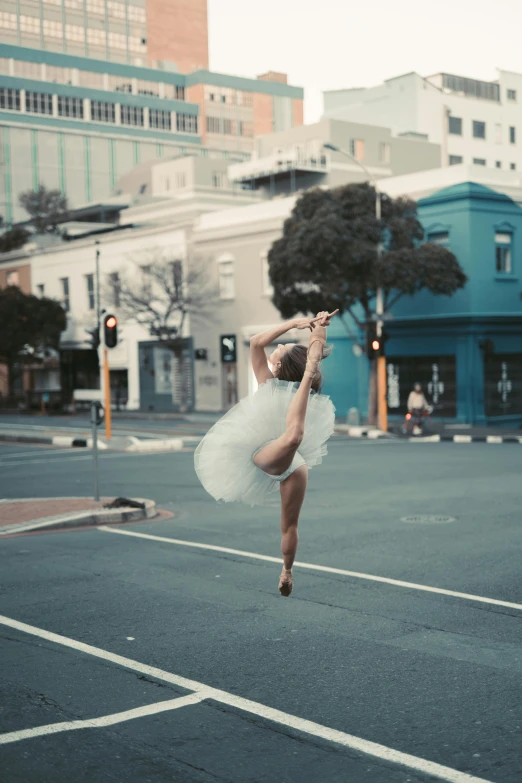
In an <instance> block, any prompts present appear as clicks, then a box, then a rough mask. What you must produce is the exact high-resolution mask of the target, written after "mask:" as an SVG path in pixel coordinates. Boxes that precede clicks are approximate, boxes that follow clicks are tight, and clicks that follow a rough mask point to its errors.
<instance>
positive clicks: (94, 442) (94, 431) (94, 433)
mask: <svg viewBox="0 0 522 783" xmlns="http://www.w3.org/2000/svg"><path fill="white" fill-rule="evenodd" d="M91 425H92V461H93V467H94V499H95V500H99V499H100V489H99V486H98V407H97V405H96V402H95V401H93V402H91Z"/></svg>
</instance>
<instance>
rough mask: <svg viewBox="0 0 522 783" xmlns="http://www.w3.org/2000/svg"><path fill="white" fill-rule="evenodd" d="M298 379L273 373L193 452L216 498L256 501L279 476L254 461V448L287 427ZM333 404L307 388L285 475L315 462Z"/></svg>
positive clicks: (276, 483) (318, 459)
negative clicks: (300, 429)
mask: <svg viewBox="0 0 522 783" xmlns="http://www.w3.org/2000/svg"><path fill="white" fill-rule="evenodd" d="M298 387H299V384H297V383H289V382H288V381H280V380H277V379H274V380H270V381H267V383H264V384H262V385H261V386H260V387H259V388H258V390H257V391H256V392H255V394H250V395H249V396H248V397H244V398H243V399H242V400H240V401H239V402H238V403H237V405H235V406H234V407H233V408H232V409H231V410H229V411H228V413H226V414H225V415H224V416H223V418H221V419H220V420H219V421H218V422H216V424H214V426H213V427H212V428H211V429H210V430H209V431H208V432H207V434H206V435H205V437H204V438H203V440H202V441H201V443H200V444H199V446H198V447H197V449H196V453H195V455H194V466H195V468H196V473H197V475H198V478H199V480H200V481H201V483H202V484H203V486H204V487H205V489H206V490H207V492H208V493H209V494H210V495H212V497H214V498H215V499H216V500H222V501H225V502H232V501H240V502H242V503H246V504H247V505H250V506H260V505H263V503H264V502H265V500H266V496H267V494H268V493H269V492H273V491H274V490H276V489H278V488H279V483H280V481H281V477H274V476H269V475H268V474H267V473H264V471H262V470H260V468H258V467H257V465H255V464H254V462H253V456H254V454H255V453H256V452H257V451H259V449H260V448H262V447H263V446H264V445H265V444H266V443H269V442H270V441H272V440H274V439H275V438H278V437H279V436H280V435H282V434H283V433H284V432H285V430H286V415H287V413H288V407H289V405H290V402H291V401H292V398H293V396H294V394H295V393H296V391H297V389H298ZM334 422H335V408H334V406H333V404H332V401H331V400H330V398H329V397H327V396H326V395H324V394H311V395H310V399H309V400H308V407H307V411H306V419H305V428H304V437H303V442H302V443H301V445H300V446H299V451H298V453H297V454H296V456H295V458H294V461H293V462H292V465H291V467H290V470H289V471H286V472H285V474H284V475H285V477H286V476H287V475H289V474H290V473H292V472H293V470H295V469H296V468H297V467H299V465H304V464H306V465H307V466H308V467H309V468H313V467H314V465H319V464H320V463H321V462H322V459H323V457H324V456H325V455H326V454H327V452H328V449H327V447H326V441H327V440H328V438H329V437H330V435H331V434H332V433H333V430H334Z"/></svg>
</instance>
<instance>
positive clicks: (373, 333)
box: [366, 322, 388, 359]
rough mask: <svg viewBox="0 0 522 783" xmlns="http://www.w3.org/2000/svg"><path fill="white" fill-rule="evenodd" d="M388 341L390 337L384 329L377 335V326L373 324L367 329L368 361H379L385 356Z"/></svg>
mask: <svg viewBox="0 0 522 783" xmlns="http://www.w3.org/2000/svg"><path fill="white" fill-rule="evenodd" d="M387 340H388V335H387V334H386V333H385V331H384V329H381V334H380V335H378V334H377V324H376V323H374V322H372V323H370V324H368V325H367V327H366V356H367V357H368V359H378V358H379V356H384V346H385V344H386V341H387Z"/></svg>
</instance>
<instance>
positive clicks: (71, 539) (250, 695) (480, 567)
mask: <svg viewBox="0 0 522 783" xmlns="http://www.w3.org/2000/svg"><path fill="white" fill-rule="evenodd" d="M6 450H7V447H3V449H2V450H1V454H0V459H1V460H3V461H4V466H3V467H2V477H3V479H4V480H5V481H7V482H8V483H7V484H4V486H3V493H4V495H5V494H6V486H7V487H8V492H9V494H11V493H13V494H16V495H21V494H23V493H24V491H25V492H26V493H27V492H28V491H29V489H30V490H31V491H32V492H39V493H40V492H42V491H43V490H44V488H47V491H48V492H53V491H54V492H56V487H57V486H58V485H59V486H60V487H61V488H62V492H63V494H79V493H81V492H82V491H85V490H86V489H87V491H88V487H89V486H90V484H89V482H90V473H89V471H88V470H87V468H86V464H85V460H84V459H83V457H82V455H79V454H77V453H76V452H75V453H74V454H72V455H71V456H69V457H68V456H67V455H64V454H62V455H61V456H60V455H59V454H56V455H54V456H50V458H49V459H48V460H47V461H43V462H39V463H38V464H37V466H36V467H35V468H31V467H30V464H34V461H35V460H37V459H38V457H37V456H34V457H33V456H32V454H30V455H29V456H28V457H27V458H26V457H23V456H20V457H19V458H18V459H11V460H10V461H9V460H8V459H6V457H5V453H6ZM35 451H36V450H35ZM19 453H20V452H19ZM20 454H21V453H20ZM26 459H27V469H25V470H24V469H22V466H23V465H24V464H25V463H24V460H26ZM29 460H30V461H31V462H30V463H29ZM521 462H522V452H520V451H519V450H518V449H511V448H503V449H490V448H486V447H484V446H483V445H481V444H477V445H475V444H469V445H468V446H466V447H465V448H463V449H461V448H457V447H455V446H453V445H452V444H445V443H441V444H440V445H439V447H437V448H436V449H434V448H433V447H432V446H430V445H429V444H418V445H417V446H416V447H415V448H412V447H411V446H410V445H409V444H407V443H402V442H396V441H384V442H381V441H375V442H371V441H358V442H354V441H349V440H344V439H337V440H335V441H333V442H332V443H331V445H330V455H329V457H328V458H327V460H326V461H325V463H324V464H323V465H321V466H319V467H318V468H315V469H314V470H313V471H311V474H310V483H309V493H308V496H307V500H306V501H305V507H304V511H303V517H302V521H301V544H300V551H299V559H300V560H302V561H305V562H307V563H309V564H311V565H314V564H317V565H318V566H327V567H329V568H331V569H338V570H339V571H344V572H346V571H351V572H354V573H356V574H358V576H347V575H342V574H341V573H334V572H325V571H321V570H319V569H316V570H314V569H313V568H308V569H303V568H302V569H299V568H296V573H295V580H296V587H295V592H294V594H293V595H292V597H291V598H290V599H288V600H286V599H282V598H281V597H280V596H279V595H278V593H277V589H276V586H277V577H278V571H279V569H278V566H277V564H276V563H272V562H270V561H269V560H263V559H261V558H259V559H256V557H246V556H241V555H233V554H230V553H227V552H220V551H219V550H218V549H212V548H210V549H198V548H196V547H191V546H190V547H189V546H183V545H182V543H176V542H183V541H185V542H193V543H199V544H205V545H208V546H209V547H224V548H229V549H236V550H237V549H240V550H245V551H248V552H249V553H251V554H252V555H261V556H267V557H276V558H277V557H278V544H279V541H278V537H279V536H278V509H277V503H276V500H277V499H274V504H273V505H269V506H268V507H266V508H261V509H248V508H246V507H245V508H243V507H240V506H223V505H216V504H215V503H214V502H213V501H212V500H211V499H210V498H208V497H207V496H206V495H205V493H204V492H203V490H202V489H201V487H200V486H199V485H198V482H197V479H196V477H195V476H194V473H193V469H192V455H191V454H189V453H173V454H166V455H159V454H157V455H156V454H153V455H126V454H108V453H104V454H103V455H101V456H100V464H101V466H102V475H103V482H104V485H103V486H102V491H103V492H104V493H106V492H108V491H109V487H110V494H115V493H117V494H128V493H129V492H130V491H131V487H132V488H133V491H134V493H136V494H137V493H141V494H145V495H148V496H149V497H154V499H155V500H157V501H158V502H160V503H161V505H162V506H163V507H164V508H170V509H172V510H174V509H175V511H176V517H175V518H174V519H172V520H167V521H164V522H151V523H147V525H146V526H143V525H129V526H125V528H124V530H125V531H126V534H125V535H121V534H117V533H116V534H114V533H113V534H108V533H106V532H104V531H99V530H88V531H80V532H69V533H53V534H47V535H35V536H24V537H19V538H10V539H8V540H5V541H2V542H1V543H0V568H1V570H2V574H3V581H4V584H5V586H6V587H7V590H6V594H5V596H4V600H3V604H2V607H3V608H2V612H3V614H4V615H5V616H7V617H8V618H11V620H14V621H15V622H18V623H22V624H25V626H23V628H22V627H19V626H16V627H14V626H13V625H5V624H4V626H3V630H2V632H1V635H2V660H3V662H4V673H5V675H6V682H7V688H6V694H7V698H6V699H5V700H4V703H5V705H6V706H5V708H4V713H3V716H2V728H1V731H2V732H4V733H5V732H16V731H26V730H28V729H31V728H37V727H41V726H43V725H47V724H55V723H58V722H66V723H67V722H70V721H74V720H92V719H95V718H96V719H97V718H99V717H102V716H109V715H112V716H114V715H115V714H116V713H118V714H119V713H122V712H125V713H128V712H129V711H131V710H138V711H139V710H143V708H144V707H146V706H147V705H148V706H150V705H157V704H158V703H159V702H162V701H167V700H172V699H176V698H183V697H184V696H186V695H187V694H188V693H190V692H191V690H190V688H189V687H186V686H188V684H189V683H188V682H187V680H190V682H191V683H192V687H193V683H199V684H200V685H202V686H205V687H209V688H210V689H219V690H221V691H223V693H225V694H228V695H227V696H226V701H223V700H221V701H220V700H219V699H220V698H221V699H223V698H225V697H224V696H223V695H221V696H219V694H217V695H216V693H215V692H214V691H212V690H211V691H210V695H209V696H208V697H206V698H205V699H203V700H202V701H201V702H197V703H196V702H195V703H192V704H190V703H189V704H186V705H185V706H180V708H179V709H174V707H172V709H168V710H167V711H165V712H161V713H160V712H157V713H155V714H151V715H147V714H145V713H141V712H140V713H139V715H138V716H135V717H132V718H129V717H128V716H127V717H125V718H124V719H121V722H118V723H117V724H115V725H113V726H112V727H111V726H105V727H101V726H98V727H97V728H94V727H92V728H89V729H79V730H63V731H59V732H58V733H56V734H52V735H45V736H40V737H33V738H26V739H20V740H19V741H17V742H12V743H10V744H6V745H5V746H4V747H3V748H1V749H0V753H1V755H2V770H3V771H4V775H6V776H7V780H8V782H9V783H11V781H15V783H17V782H18V781H24V783H25V781H26V780H31V781H35V782H36V783H39V781H46V780H48V779H53V781H57V782H58V783H61V781H64V783H65V781H69V780H71V779H74V780H79V781H84V780H85V781H92V780H96V781H102V782H103V781H106V780H107V781H124V780H125V781H127V780H129V781H132V782H133V783H134V781H136V783H138V782H139V783H142V781H149V780H150V781H154V782H156V781H158V782H159V781H166V780H176V781H178V780H180V781H216V780H222V781H231V782H232V781H233V783H236V781H237V783H244V781H246V780H249V781H256V782H257V781H259V782H260V783H261V781H263V782H265V781H282V782H283V783H298V781H299V783H330V781H331V782H332V783H333V782H334V781H335V783H337V781H338V780H353V781H354V782H356V783H359V781H361V783H388V782H389V783H396V782H397V783H399V782H400V783H406V781H411V782H412V783H417V781H433V780H441V779H446V780H450V779H451V780H455V781H459V783H465V782H467V783H469V781H470V780H471V779H474V780H477V779H482V780H488V781H493V783H515V781H517V782H518V781H519V779H520V775H521V774H522V767H521V761H520V759H521V757H522V753H521V750H522V743H521V734H520V726H521V725H522V724H521V717H522V716H521V714H520V704H521V703H522V686H521V682H522V680H521V677H520V675H521V673H522V671H521V669H522V662H521V658H520V622H521V618H522V594H521V591H520V578H519V571H520V569H519V539H520V530H519V527H520V513H519V490H518V482H519V475H520V468H521V467H522V465H521ZM28 470H30V471H33V475H32V476H31V485H30V487H29V486H28V482H27V471H28ZM44 494H45V493H44ZM425 517H432V518H433V517H435V518H438V520H439V521H431V522H430V521H429V520H428V521H426V519H425ZM444 517H445V518H446V521H441V520H442V519H443V518H444ZM448 520H449V521H448ZM145 527H146V529H145ZM127 533H138V536H134V535H128V534H127ZM143 533H146V534H147V535H151V536H155V537H157V538H143V537H141V536H142V534H143ZM163 539H168V540H167V541H164V540H163ZM169 540H170V541H171V542H172V543H169ZM365 575H366V576H365ZM371 576H374V577H375V576H376V577H383V578H384V579H385V580H388V581H381V582H377V581H374V580H372V579H370V578H367V577H371ZM391 580H395V581H396V582H404V583H408V584H407V585H406V586H400V585H398V584H395V583H394V582H392V581H391ZM415 585H424V586H428V587H432V588H437V589H441V590H447V591H448V593H447V594H444V593H441V592H430V591H423V590H420V589H417V588H416V587H415ZM456 593H468V594H471V595H472V596H475V598H476V599H483V598H491V599H495V600H498V601H501V602H504V603H506V604H508V603H509V604H514V605H516V606H520V607H521V608H520V609H517V608H508V607H507V606H502V605H494V604H488V603H486V602H484V601H482V600H471V599H465V598H461V597H459V596H458V595H455V594H456ZM26 626H27V627H26ZM29 626H31V627H32V628H33V629H40V630H43V632H44V633H45V632H51V633H54V634H58V635H59V636H60V637H62V638H63V639H65V640H68V641H67V644H66V643H65V642H63V641H56V640H55V639H54V638H46V637H45V636H44V637H42V636H38V635H35V633H36V632H35V631H34V630H30V629H29V630H28V627H29ZM71 642H73V643H74V644H76V646H70V644H71ZM78 643H79V644H83V645H90V648H89V650H90V652H89V651H87V648H85V649H84V648H79V647H78ZM91 648H93V649H91ZM94 648H95V649H94ZM107 654H108V656H109V657H107ZM100 656H102V657H100ZM103 656H105V657H103ZM111 656H112V657H111ZM114 656H122V657H123V658H125V659H127V661H128V663H127V664H124V663H122V662H121V661H120V662H118V661H117V660H116V659H114ZM132 662H135V663H132ZM136 662H137V664H138V665H139V666H140V667H142V668H141V669H140V668H137V667H136ZM144 667H149V668H144ZM154 667H155V668H154ZM182 682H183V683H184V685H185V687H183V686H182V685H181V683H182ZM85 683H89V686H88V687H85ZM244 699H247V700H249V701H250V702H254V703H255V705H261V706H262V707H263V710H264V711H263V710H261V708H260V707H259V706H256V707H252V706H250V707H249V708H248V709H245V704H244V702H243V701H242V700H244ZM184 704H185V703H184ZM247 706H248V705H247ZM249 710H250V711H249ZM274 710H277V711H279V713H283V718H282V722H277V721H276V720H274V713H273V711H274ZM285 715H286V716H288V717H287V718H286V723H285V718H284V716H285ZM290 716H294V717H295V718H298V719H300V720H301V721H308V722H310V723H311V724H312V726H310V725H309V724H305V723H303V722H301V723H299V724H295V723H294V722H293V719H291V717H290ZM314 727H315V728H314ZM317 727H323V728H324V727H326V728H327V729H328V730H329V732H330V733H328V734H326V735H323V734H320V733H318V729H317ZM312 729H314V730H315V732H316V733H315V734H314V733H313V731H312ZM336 732H339V733H340V734H336ZM346 736H349V737H350V738H352V740H353V738H355V739H359V740H362V741H364V742H369V743H375V744H376V745H378V746H380V748H381V749H382V748H384V749H385V750H387V751H389V753H388V756H387V757H386V756H385V755H383V752H381V755H378V753H377V750H376V749H375V748H374V747H373V746H365V747H366V751H367V752H362V751H361V749H360V748H358V747H356V746H355V745H354V742H353V741H352V745H349V744H348V745H347V744H342V743H341V742H340V739H341V738H342V737H346ZM394 753H402V754H406V756H407V757H408V758H409V759H410V761H409V762H408V763H409V766H408V764H407V763H406V761H407V759H405V758H404V757H398V756H396V755H393V754H394ZM398 759H399V760H398ZM400 759H402V760H400ZM421 762H427V763H428V764H438V765H441V766H442V767H445V768H446V770H449V772H448V771H446V772H444V773H441V774H444V775H445V777H440V775H439V774H438V773H437V772H435V773H434V772H433V769H434V768H433V767H423V766H422V763H421ZM430 770H431V771H430ZM439 772H440V770H439ZM450 775H453V777H450Z"/></svg>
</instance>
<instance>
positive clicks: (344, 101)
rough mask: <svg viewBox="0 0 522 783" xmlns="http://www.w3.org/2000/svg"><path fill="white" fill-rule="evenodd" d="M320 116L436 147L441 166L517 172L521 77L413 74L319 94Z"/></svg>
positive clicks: (521, 152)
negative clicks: (382, 129) (321, 100)
mask: <svg viewBox="0 0 522 783" xmlns="http://www.w3.org/2000/svg"><path fill="white" fill-rule="evenodd" d="M324 114H325V117H331V118H335V119H341V120H351V121H354V122H361V123H370V124H373V125H384V126H387V127H389V128H390V129H391V132H392V133H393V134H394V135H397V136H401V135H404V136H410V137H415V136H417V137H421V138H425V139H427V140H429V141H430V142H434V143H437V144H440V145H441V147H442V151H443V165H456V164H460V163H464V164H475V165H481V166H488V167H490V168H500V169H508V170H510V169H511V170H517V169H522V74H519V73H512V72H510V71H501V70H499V72H498V79H497V80H496V81H494V82H484V81H479V80H478V79H467V78H464V77H461V76H454V75H451V74H445V73H439V74H435V75H434V76H429V77H427V78H424V77H422V76H420V75H419V74H418V73H415V72H412V73H408V74H404V75H403V76H397V77H395V78H392V79H387V80H386V81H385V82H384V83H383V84H380V85H378V86H376V87H370V88H360V89H359V88H354V89H346V90H332V91H328V92H325V93H324Z"/></svg>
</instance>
